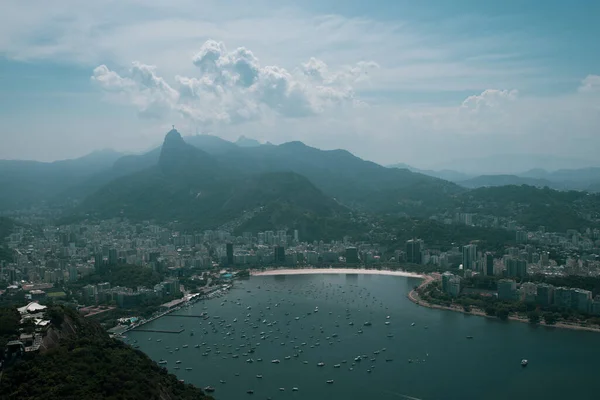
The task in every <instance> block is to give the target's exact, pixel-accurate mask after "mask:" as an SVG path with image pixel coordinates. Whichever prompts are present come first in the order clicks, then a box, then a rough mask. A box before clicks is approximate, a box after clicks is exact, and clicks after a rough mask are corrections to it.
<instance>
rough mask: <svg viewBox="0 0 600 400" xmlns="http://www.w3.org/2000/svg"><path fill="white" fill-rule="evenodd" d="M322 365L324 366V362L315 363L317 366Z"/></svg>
mask: <svg viewBox="0 0 600 400" xmlns="http://www.w3.org/2000/svg"><path fill="white" fill-rule="evenodd" d="M324 366H325V363H324V362H320V363H318V364H317V367H324Z"/></svg>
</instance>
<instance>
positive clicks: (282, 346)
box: [127, 275, 600, 400]
mask: <svg viewBox="0 0 600 400" xmlns="http://www.w3.org/2000/svg"><path fill="white" fill-rule="evenodd" d="M418 283H419V280H418V279H414V278H403V277H392V276H379V275H296V276H285V277H281V276H278V277H275V276H264V277H252V278H251V279H250V280H248V281H243V282H236V288H235V289H233V290H232V291H230V293H229V294H228V295H226V296H224V297H221V298H218V299H213V300H208V301H204V302H199V303H196V304H195V305H194V306H193V307H190V308H188V309H184V310H180V311H178V312H176V313H177V314H185V315H199V314H200V313H201V312H203V311H205V312H208V315H210V316H211V318H210V319H207V320H204V319H201V318H185V317H163V318H161V319H158V320H156V321H153V322H152V323H150V324H147V325H145V326H144V328H147V329H170V330H178V329H180V326H181V325H183V328H185V331H184V332H183V333H181V334H167V333H146V332H129V333H128V339H127V341H128V342H131V341H133V340H134V339H136V340H137V341H138V344H139V345H140V350H143V351H144V352H146V353H147V354H148V355H149V356H150V357H152V358H153V359H154V360H156V361H158V360H160V359H165V360H167V361H168V364H167V368H168V369H169V370H170V371H171V372H173V373H175V374H176V375H177V376H178V377H179V378H180V379H184V380H185V381H186V382H189V383H192V384H194V385H196V386H199V387H205V386H207V385H211V386H213V387H215V388H216V391H215V392H214V393H213V396H214V397H215V398H216V399H221V400H234V399H240V398H258V399H267V398H269V397H270V398H272V399H293V398H296V399H311V400H321V399H322V400H337V399H390V400H391V399H411V398H416V399H426V400H431V399H598V398H600V365H599V360H600V334H597V333H590V332H579V331H570V330H562V329H553V328H544V327H532V326H529V325H528V324H523V323H518V322H500V321H496V320H491V319H487V318H482V317H476V316H469V315H464V314H461V313H455V312H449V311H438V310H432V309H428V308H423V307H419V306H417V305H415V304H413V303H411V302H410V301H409V300H408V299H407V298H406V295H407V293H408V292H409V291H410V290H411V288H412V287H413V286H415V285H417V284H418ZM276 303H277V304H278V306H276ZM247 307H251V309H250V310H249V309H247ZM267 307H270V309H268V308H267ZM315 307H318V310H319V311H318V312H317V313H315V312H314V310H315ZM309 312H310V314H308V313H309ZM286 313H287V314H288V315H286ZM247 314H250V317H249V318H248V317H247ZM214 316H219V317H220V318H219V319H217V318H214ZM387 316H389V317H390V318H389V319H386V317H387ZM296 317H299V319H298V320H296ZM235 318H237V322H233V320H234V319H235ZM246 319H249V321H247V322H245V320H246ZM263 320H266V321H267V322H266V323H263V322H262V321H263ZM220 321H225V322H223V323H220ZM275 321H276V323H274V324H272V326H268V323H273V322H275ZM366 321H369V322H371V323H372V325H371V326H363V324H364V322H366ZM386 321H389V322H390V324H389V325H386V324H385V322H386ZM208 322H212V325H209V324H208ZM350 322H354V325H353V326H351V325H349V323H350ZM413 322H414V323H415V325H414V326H411V324H412V323H413ZM227 325H231V326H230V327H227ZM253 326H256V327H253ZM192 330H193V331H194V336H190V332H191V331H192ZM359 330H362V331H363V333H358V331H359ZM228 332H229V335H227V333H228ZM261 332H264V334H263V335H262V336H263V337H264V336H265V335H268V337H267V338H265V339H262V340H261ZM334 334H337V337H332V335H334ZM388 335H393V337H388ZM311 336H312V337H311ZM466 336H473V337H474V339H472V340H468V339H466ZM327 337H329V339H327ZM149 338H151V340H148V339H149ZM157 339H160V340H161V341H160V342H157ZM303 342H304V343H306V345H302V343H303ZM202 343H206V344H205V345H202V346H200V347H199V348H195V347H194V346H195V345H197V344H198V345H200V344H202ZM186 344H187V345H188V347H187V348H183V346H184V345H186ZM317 344H318V345H317ZM242 345H244V347H241V346H242ZM166 346H169V347H170V348H169V349H166ZM295 346H298V348H295ZM311 346H313V347H311ZM176 347H179V350H178V351H176V350H174V349H175V348H176ZM251 347H253V348H255V352H254V353H249V354H247V355H245V356H244V355H243V353H247V352H248V351H249V350H250V348H251ZM207 348H210V349H211V350H210V351H207ZM236 348H237V349H236ZM383 348H385V349H386V350H385V351H383V350H382V349H383ZM300 350H302V352H300ZM170 351H172V352H173V353H172V354H171V353H170ZM217 351H220V354H218V353H217ZM375 351H379V354H374V352H375ZM203 353H208V355H207V356H203V355H202V354H203ZM228 353H230V354H228ZM233 354H237V355H239V357H238V358H232V355H233ZM294 354H298V357H294ZM359 355H367V356H368V357H367V359H363V360H362V361H360V362H357V363H356V365H352V363H353V362H354V358H355V357H356V356H359ZM286 356H290V357H291V358H290V359H289V360H287V359H285V357H286ZM250 358H252V359H254V362H253V363H247V362H246V360H247V359H250ZM259 358H262V360H263V361H262V362H259V361H257V360H258V359H259ZM522 358H527V359H528V360H529V366H528V367H526V368H522V367H521V366H520V361H521V359H522ZM272 359H279V360H281V363H279V364H273V363H271V360H272ZM371 359H374V361H371ZM386 359H393V361H389V362H386ZM409 359H411V360H413V362H411V363H409V362H408V360H409ZM177 360H179V361H181V363H180V364H176V361H177ZM343 360H346V361H347V363H345V364H344V363H342V361H343ZM303 361H307V364H304V363H303ZM319 362H324V363H325V366H323V367H318V366H317V363H319ZM335 364H341V367H340V368H334V365H335ZM176 366H179V367H180V369H179V370H175V369H174V367H176ZM185 368H192V370H191V371H187V370H185ZM350 368H352V370H350ZM369 369H370V370H371V372H370V373H369V372H367V370H369ZM257 374H260V375H262V376H263V378H262V379H258V378H257V377H256V375H257ZM220 380H224V381H226V383H220ZM328 380H334V383H333V384H327V383H326V381H328ZM280 387H282V388H285V391H280V390H279V388H280ZM292 387H297V388H298V391H297V392H293V391H292ZM247 390H254V394H253V395H252V396H251V395H248V394H246V391H247Z"/></svg>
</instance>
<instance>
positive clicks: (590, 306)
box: [442, 272, 600, 315]
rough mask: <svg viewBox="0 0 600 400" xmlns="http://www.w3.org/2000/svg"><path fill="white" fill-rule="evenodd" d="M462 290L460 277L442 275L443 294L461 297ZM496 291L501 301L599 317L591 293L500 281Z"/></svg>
mask: <svg viewBox="0 0 600 400" xmlns="http://www.w3.org/2000/svg"><path fill="white" fill-rule="evenodd" d="M462 289H463V287H462V278H461V277H460V276H458V275H455V274H453V273H451V272H444V273H443V274H442V292H444V293H446V294H447V295H449V296H452V297H458V296H459V295H460V293H461V290H462ZM497 290H498V292H497V296H498V300H503V301H517V300H519V301H523V302H526V303H534V304H538V305H539V306H541V307H545V308H546V307H551V306H555V307H558V308H560V309H566V310H575V311H578V312H581V313H585V314H594V315H600V295H597V296H596V297H592V292H591V291H589V290H584V289H579V288H566V287H554V286H553V285H550V284H547V283H534V282H523V283H521V284H520V285H519V284H517V282H516V281H515V280H514V279H500V280H499V281H498V287H497Z"/></svg>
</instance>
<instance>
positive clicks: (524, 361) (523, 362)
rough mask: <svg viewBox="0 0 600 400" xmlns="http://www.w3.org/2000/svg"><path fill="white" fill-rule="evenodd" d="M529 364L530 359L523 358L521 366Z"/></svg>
mask: <svg viewBox="0 0 600 400" xmlns="http://www.w3.org/2000/svg"><path fill="white" fill-rule="evenodd" d="M527 364H529V361H527V360H526V359H522V360H521V367H526V366H527Z"/></svg>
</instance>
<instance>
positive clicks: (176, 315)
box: [163, 314, 205, 318]
mask: <svg viewBox="0 0 600 400" xmlns="http://www.w3.org/2000/svg"><path fill="white" fill-rule="evenodd" d="M163 317H183V318H205V316H204V315H181V314H166V315H163Z"/></svg>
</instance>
